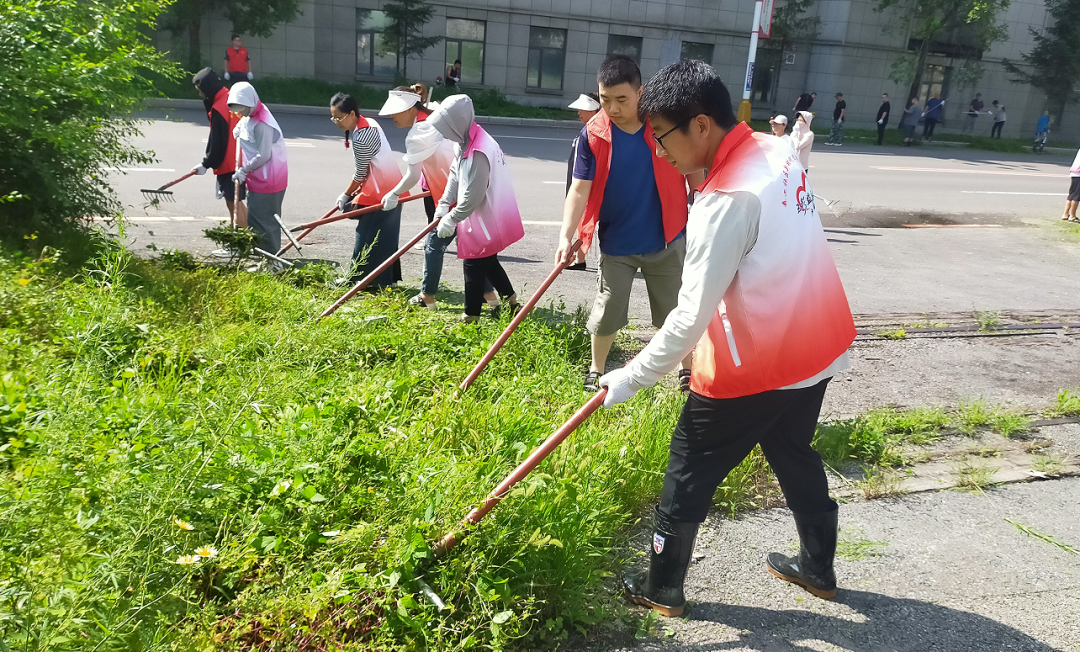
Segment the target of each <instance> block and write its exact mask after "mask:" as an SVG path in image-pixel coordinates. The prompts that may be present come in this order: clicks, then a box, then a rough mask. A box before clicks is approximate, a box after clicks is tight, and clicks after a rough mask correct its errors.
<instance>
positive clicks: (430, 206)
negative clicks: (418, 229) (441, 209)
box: [424, 195, 435, 224]
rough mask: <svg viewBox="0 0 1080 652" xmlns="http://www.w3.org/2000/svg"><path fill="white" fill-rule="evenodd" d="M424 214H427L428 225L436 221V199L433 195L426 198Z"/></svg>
mask: <svg viewBox="0 0 1080 652" xmlns="http://www.w3.org/2000/svg"><path fill="white" fill-rule="evenodd" d="M424 212H425V213H427V223H428V224H431V223H432V222H433V221H434V220H435V198H434V197H432V196H431V195H428V196H427V197H424Z"/></svg>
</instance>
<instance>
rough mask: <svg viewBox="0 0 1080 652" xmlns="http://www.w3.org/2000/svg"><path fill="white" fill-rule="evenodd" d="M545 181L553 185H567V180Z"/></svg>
mask: <svg viewBox="0 0 1080 652" xmlns="http://www.w3.org/2000/svg"><path fill="white" fill-rule="evenodd" d="M544 183H550V184H552V185H560V186H565V185H566V182H565V181H545V182H544Z"/></svg>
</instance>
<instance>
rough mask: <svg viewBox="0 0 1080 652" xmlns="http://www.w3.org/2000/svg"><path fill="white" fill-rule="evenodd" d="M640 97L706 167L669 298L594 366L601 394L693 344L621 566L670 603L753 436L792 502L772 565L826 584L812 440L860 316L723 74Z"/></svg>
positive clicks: (673, 71)
mask: <svg viewBox="0 0 1080 652" xmlns="http://www.w3.org/2000/svg"><path fill="white" fill-rule="evenodd" d="M641 109H642V111H643V113H644V114H648V117H649V120H650V121H651V124H652V125H653V127H654V128H655V130H656V132H655V133H657V134H663V135H662V136H661V137H659V138H656V137H655V136H654V140H656V151H657V154H659V155H661V156H663V157H664V158H665V159H667V161H668V163H670V164H671V165H673V166H674V167H675V168H676V169H677V170H678V171H679V174H682V175H692V174H696V173H698V172H701V171H702V170H705V171H707V174H706V179H705V182H704V184H702V185H701V186H699V191H698V195H697V198H696V199H695V201H694V204H693V206H692V208H691V210H690V216H689V221H688V223H687V227H686V240H687V242H686V248H687V249H686V259H685V264H684V267H683V272H682V285H681V289H680V290H679V298H678V305H677V306H676V308H675V309H674V310H672V311H671V313H670V314H669V315H668V317H667V319H666V320H665V321H664V324H663V326H662V327H661V328H660V330H659V331H658V332H657V333H656V336H655V337H653V339H652V340H651V341H650V342H649V344H648V345H646V347H645V348H644V349H643V350H642V351H641V353H639V354H638V355H637V356H636V357H635V358H634V359H633V360H631V361H630V362H629V363H628V364H627V365H626V367H624V368H622V369H619V370H617V371H613V372H611V373H609V374H606V375H604V376H602V377H601V378H600V385H601V386H602V387H606V388H607V396H606V398H605V400H604V406H605V407H611V406H613V405H615V404H617V403H621V402H623V401H626V400H629V399H630V398H632V397H633V396H634V394H635V393H637V392H638V390H640V389H643V388H645V387H648V386H650V385H653V384H655V383H656V382H657V381H658V380H659V379H660V378H662V377H663V376H664V375H665V374H666V373H668V372H669V371H671V370H672V369H674V368H675V367H676V366H677V365H678V364H679V361H680V360H682V359H683V357H684V356H686V354H687V353H689V352H690V351H691V350H693V351H694V360H693V372H692V379H691V387H690V394H689V396H688V397H687V400H686V405H685V406H684V408H683V412H682V416H681V417H680V419H679V423H678V425H677V426H676V428H675V432H674V434H673V435H672V438H671V446H670V449H669V451H670V452H669V457H668V466H667V472H666V474H665V477H664V487H663V491H662V493H661V496H660V504H659V505H657V507H656V510H655V522H654V523H655V526H654V530H653V537H652V555H651V559H650V564H649V569H648V571H647V572H644V573H641V572H639V573H631V574H629V575H627V576H626V577H624V579H623V583H624V588H625V590H626V593H627V595H628V597H629V598H630V600H631V601H632V602H635V603H637V604H643V605H646V606H649V607H651V608H653V609H655V610H657V611H658V612H660V613H661V614H662V615H667V616H678V615H681V614H682V612H683V610H684V608H685V603H686V599H685V596H684V595H683V582H684V580H685V577H686V570H687V566H688V565H689V563H690V558H691V553H692V552H693V549H694V539H695V537H696V536H697V530H698V526H699V524H700V523H701V522H702V521H703V520H705V516H706V515H707V514H708V511H709V508H710V507H711V505H712V501H713V494H714V493H715V492H716V488H717V487H718V486H720V484H721V483H722V482H723V481H724V478H725V477H726V476H727V474H728V473H729V472H730V471H731V470H732V469H733V468H734V467H735V466H736V465H738V464H739V462H740V461H741V460H742V459H743V458H745V457H746V456H747V455H748V454H749V453H750V452H751V450H753V448H754V446H756V445H760V446H761V450H762V451H763V452H764V453H765V457H766V459H768V461H769V464H770V465H771V466H772V468H773V470H774V471H775V472H776V477H777V479H778V480H779V482H780V487H781V489H783V492H784V497H785V498H786V500H787V504H788V507H789V508H790V509H791V511H792V513H793V515H794V517H795V526H796V529H797V530H798V533H799V539H800V542H801V544H802V545H801V548H800V551H799V553H798V555H797V556H796V557H787V556H784V555H781V554H779V553H772V554H770V555H768V558H767V561H766V563H767V568H768V570H769V572H771V573H772V574H774V575H776V576H777V577H779V578H781V579H784V580H786V581H788V582H792V583H796V584H799V585H801V586H802V587H803V588H805V589H807V590H808V591H810V592H811V593H812V594H814V595H816V596H818V597H821V598H824V599H831V598H833V597H834V596H835V595H836V576H835V574H834V572H833V557H834V555H835V552H836V532H837V505H836V503H835V502H834V501H833V500H832V498H830V497H829V485H828V481H827V480H826V477H825V471H824V468H823V465H822V462H821V457H820V456H819V455H818V454H817V453H816V452H815V451H814V449H813V448H811V447H810V442H811V441H812V440H813V438H814V431H815V428H816V425H817V419H818V414H819V412H820V410H821V402H822V399H823V398H824V395H825V388H826V386H827V385H828V383H829V380H830V379H831V378H832V377H833V375H835V374H836V373H838V372H840V371H842V370H845V369H847V368H849V366H850V363H849V360H848V347H849V346H850V345H851V343H852V341H854V339H855V325H854V322H853V320H852V317H851V310H850V308H849V306H848V302H847V296H846V295H845V293H844V288H843V286H842V285H841V283H840V275H839V274H838V273H837V271H836V265H835V263H834V262H833V259H832V255H831V253H830V252H829V245H828V243H827V241H826V239H825V233H824V231H823V230H822V228H821V220H820V219H819V217H818V213H817V209H816V207H815V205H814V193H813V190H812V189H811V188H810V184H809V182H808V181H807V177H806V173H805V171H804V170H803V167H802V165H801V164H800V163H799V160H798V158H797V157H796V156H795V154H794V152H793V151H792V150H791V148H789V147H788V146H787V145H785V144H784V143H781V142H780V141H779V140H777V139H776V138H773V137H771V136H769V135H768V134H762V133H754V132H753V131H752V130H751V129H750V127H749V126H748V125H746V124H745V123H736V121H735V115H734V113H733V112H732V107H731V96H730V95H729V94H728V90H727V88H725V86H724V84H723V82H722V81H721V80H720V76H719V75H718V74H717V73H716V71H715V70H713V69H712V67H710V66H709V65H708V64H705V63H703V62H701V61H681V62H679V63H676V64H672V65H670V66H668V67H667V68H664V69H663V70H661V71H660V72H659V73H657V74H656V76H655V77H653V78H652V79H651V80H650V81H649V83H648V84H647V85H646V86H645V91H644V93H643V95H642V97H641Z"/></svg>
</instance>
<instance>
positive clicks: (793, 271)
mask: <svg viewBox="0 0 1080 652" xmlns="http://www.w3.org/2000/svg"><path fill="white" fill-rule="evenodd" d="M739 191H742V192H750V193H753V194H754V195H756V196H757V197H758V199H759V200H760V202H761V217H760V220H759V222H758V238H757V242H756V243H755V244H754V248H753V250H751V252H750V253H749V254H747V255H746V256H745V257H743V259H742V261H741V262H740V263H739V271H738V272H737V273H736V274H735V278H734V280H732V282H731V285H730V286H729V287H728V289H727V292H726V293H725V294H724V300H723V302H721V303H720V306H719V307H718V309H717V311H716V314H715V315H713V318H712V321H711V322H710V323H709V329H708V331H707V332H706V334H705V336H704V337H702V338H701V341H700V342H699V343H698V345H697V348H696V349H695V350H694V366H693V376H692V378H691V384H690V386H691V389H693V390H694V391H695V392H697V393H699V394H702V395H704V396H708V397H711V398H735V397H738V396H748V395H750V394H759V393H761V392H767V391H771V390H774V389H779V388H781V387H786V386H788V385H793V384H795V383H798V382H801V381H803V380H806V379H808V378H812V377H813V376H815V375H817V374H819V373H821V372H822V371H824V370H825V369H826V368H828V366H829V365H830V364H832V363H833V361H835V360H836V359H837V358H838V357H840V355H841V354H843V353H844V351H846V350H847V348H848V347H849V346H850V345H851V342H852V341H854V339H855V324H854V322H853V320H852V318H851V308H850V307H849V306H848V302H847V295H846V294H844V286H843V285H842V284H841V283H840V275H839V273H837V271H836V264H835V263H834V262H833V259H832V253H831V252H830V251H829V245H828V242H827V241H826V239H825V232H824V231H823V230H822V228H821V219H820V218H819V217H818V212H817V207H816V206H815V205H814V193H813V190H812V189H811V188H810V184H809V182H808V181H807V178H806V172H805V170H803V168H802V165H800V164H799V160H798V158H797V157H796V156H795V153H794V152H793V151H792V150H791V148H790V147H789V146H788V145H787V144H786V143H784V142H783V141H782V140H781V139H779V138H776V137H774V136H772V135H766V134H755V133H753V131H752V130H751V129H750V127H749V126H747V125H746V123H739V125H738V126H736V127H735V128H734V129H732V130H731V132H730V133H729V134H728V135H727V136H726V137H725V138H724V140H723V142H721V144H720V149H719V150H717V152H716V157H715V158H714V159H713V165H712V169H711V172H710V174H709V176H708V178H707V179H706V180H705V183H704V185H703V186H702V193H710V192H724V193H730V192H739Z"/></svg>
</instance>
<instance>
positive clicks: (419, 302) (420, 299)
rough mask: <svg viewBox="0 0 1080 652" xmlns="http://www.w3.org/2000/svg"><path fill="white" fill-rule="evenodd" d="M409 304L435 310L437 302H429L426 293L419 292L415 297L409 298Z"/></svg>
mask: <svg viewBox="0 0 1080 652" xmlns="http://www.w3.org/2000/svg"><path fill="white" fill-rule="evenodd" d="M409 306H411V307H414V308H427V309H428V310H435V307H436V304H435V302H434V301H432V302H431V303H428V302H426V301H424V295H423V294H418V295H416V296H415V297H413V298H411V299H409Z"/></svg>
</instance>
